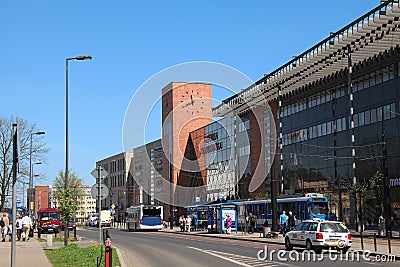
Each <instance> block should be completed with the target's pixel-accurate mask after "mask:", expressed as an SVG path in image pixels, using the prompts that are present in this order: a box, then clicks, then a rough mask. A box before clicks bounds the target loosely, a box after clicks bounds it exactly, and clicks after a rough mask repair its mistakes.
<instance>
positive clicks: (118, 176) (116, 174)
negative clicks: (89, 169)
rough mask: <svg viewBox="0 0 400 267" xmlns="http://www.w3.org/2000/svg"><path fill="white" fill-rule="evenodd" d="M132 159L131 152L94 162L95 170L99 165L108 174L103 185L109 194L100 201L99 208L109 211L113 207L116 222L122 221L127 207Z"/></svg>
mask: <svg viewBox="0 0 400 267" xmlns="http://www.w3.org/2000/svg"><path fill="white" fill-rule="evenodd" d="M132 158H133V152H122V153H119V154H116V155H113V156H110V157H108V158H105V159H102V160H100V161H97V162H96V168H97V167H98V166H100V165H101V166H102V167H103V168H104V169H105V170H106V171H107V173H108V175H107V177H106V178H105V179H104V181H103V183H104V184H105V185H106V186H107V187H108V190H109V194H108V196H107V198H106V199H105V200H102V202H101V207H102V209H110V208H111V207H112V206H114V209H115V211H116V213H115V216H116V220H120V219H121V220H122V218H123V217H124V214H125V209H126V207H127V195H126V187H127V181H128V179H129V175H130V173H129V170H130V164H131V162H132Z"/></svg>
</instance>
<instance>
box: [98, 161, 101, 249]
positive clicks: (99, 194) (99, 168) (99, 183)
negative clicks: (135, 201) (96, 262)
mask: <svg viewBox="0 0 400 267" xmlns="http://www.w3.org/2000/svg"><path fill="white" fill-rule="evenodd" d="M101 169H102V168H101V165H99V167H97V174H98V176H97V177H98V178H97V184H98V186H97V188H98V189H97V190H98V196H97V203H98V206H99V216H98V219H97V226H98V227H99V246H101V217H100V215H101Z"/></svg>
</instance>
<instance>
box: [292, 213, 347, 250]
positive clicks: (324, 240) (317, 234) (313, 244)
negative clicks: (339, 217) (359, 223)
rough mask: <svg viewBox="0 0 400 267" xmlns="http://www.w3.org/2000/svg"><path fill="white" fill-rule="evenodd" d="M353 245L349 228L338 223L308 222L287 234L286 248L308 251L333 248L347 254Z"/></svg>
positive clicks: (302, 223)
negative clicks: (301, 248)
mask: <svg viewBox="0 0 400 267" xmlns="http://www.w3.org/2000/svg"><path fill="white" fill-rule="evenodd" d="M351 244H352V240H351V234H350V231H349V230H348V229H347V227H346V226H345V225H344V224H343V223H341V222H337V221H325V220H306V221H304V222H301V223H300V224H298V225H296V226H295V229H294V230H292V231H290V232H288V233H286V235H285V248H286V250H291V249H293V247H296V246H298V247H305V248H306V249H307V250H315V251H321V250H322V249H323V248H333V249H337V250H342V251H343V252H346V251H347V250H348V249H349V248H350V247H351Z"/></svg>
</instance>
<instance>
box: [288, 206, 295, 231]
mask: <svg viewBox="0 0 400 267" xmlns="http://www.w3.org/2000/svg"><path fill="white" fill-rule="evenodd" d="M295 225H296V217H295V216H294V214H293V213H292V212H291V211H289V216H288V218H287V226H288V231H292V230H294V226H295Z"/></svg>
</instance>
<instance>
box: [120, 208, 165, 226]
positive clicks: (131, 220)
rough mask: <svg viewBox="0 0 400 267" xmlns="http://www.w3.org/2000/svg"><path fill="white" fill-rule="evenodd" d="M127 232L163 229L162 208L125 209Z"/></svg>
mask: <svg viewBox="0 0 400 267" xmlns="http://www.w3.org/2000/svg"><path fill="white" fill-rule="evenodd" d="M126 213H127V217H126V225H127V227H128V230H129V231H130V230H160V229H162V228H163V223H162V222H163V207H162V206H153V205H140V206H134V207H133V206H131V207H129V208H127V209H126Z"/></svg>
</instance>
